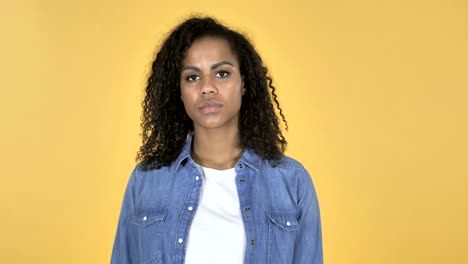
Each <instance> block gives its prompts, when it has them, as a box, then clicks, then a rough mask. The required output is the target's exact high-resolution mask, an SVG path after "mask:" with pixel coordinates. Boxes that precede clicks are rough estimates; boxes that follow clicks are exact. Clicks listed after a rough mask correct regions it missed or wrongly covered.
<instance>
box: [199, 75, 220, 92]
mask: <svg viewBox="0 0 468 264" xmlns="http://www.w3.org/2000/svg"><path fill="white" fill-rule="evenodd" d="M200 93H201V94H202V95H207V94H216V93H218V88H217V87H216V83H215V81H214V80H213V79H211V78H203V79H202V81H201V89H200Z"/></svg>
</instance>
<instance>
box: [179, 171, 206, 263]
mask: <svg viewBox="0 0 468 264" xmlns="http://www.w3.org/2000/svg"><path fill="white" fill-rule="evenodd" d="M192 166H193V168H191V169H190V170H191V173H190V175H191V177H192V187H191V188H190V192H189V194H188V197H187V199H186V202H185V204H184V209H183V210H182V212H181V213H180V216H181V217H180V219H179V223H178V225H177V231H176V237H175V238H174V239H175V240H176V241H175V244H176V246H175V252H174V253H175V256H174V259H175V263H181V264H182V263H184V259H185V252H186V249H187V237H188V234H189V231H190V226H191V224H192V221H193V218H194V214H195V211H196V208H197V206H198V203H199V199H200V190H201V187H202V184H203V179H202V176H201V175H202V171H201V168H199V167H198V166H197V165H195V164H193V165H192Z"/></svg>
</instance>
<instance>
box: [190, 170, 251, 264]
mask: <svg viewBox="0 0 468 264" xmlns="http://www.w3.org/2000/svg"><path fill="white" fill-rule="evenodd" d="M201 168H202V169H203V173H204V176H203V177H204V178H203V186H202V188H201V191H200V202H199V204H198V208H197V211H196V213H195V216H194V219H193V222H192V225H191V227H190V232H189V236H188V241H187V251H186V255H185V263H187V264H202V263H203V264H219V263H223V264H242V263H244V254H245V243H246V238H245V231H244V222H243V221H242V215H241V210H240V206H239V198H238V194H237V188H236V171H235V168H232V169H227V170H216V169H211V168H206V167H202V166H201Z"/></svg>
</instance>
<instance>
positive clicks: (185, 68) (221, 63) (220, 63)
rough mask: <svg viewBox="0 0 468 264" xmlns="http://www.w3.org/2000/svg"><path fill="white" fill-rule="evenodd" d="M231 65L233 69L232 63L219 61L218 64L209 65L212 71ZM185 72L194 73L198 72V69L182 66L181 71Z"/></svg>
mask: <svg viewBox="0 0 468 264" xmlns="http://www.w3.org/2000/svg"><path fill="white" fill-rule="evenodd" d="M225 64H227V65H231V66H232V67H234V65H233V64H232V63H230V62H229V61H220V62H217V63H215V64H213V65H211V69H212V70H214V69H216V68H218V67H220V66H222V65H225ZM185 70H194V71H200V68H198V67H195V66H184V67H182V71H185Z"/></svg>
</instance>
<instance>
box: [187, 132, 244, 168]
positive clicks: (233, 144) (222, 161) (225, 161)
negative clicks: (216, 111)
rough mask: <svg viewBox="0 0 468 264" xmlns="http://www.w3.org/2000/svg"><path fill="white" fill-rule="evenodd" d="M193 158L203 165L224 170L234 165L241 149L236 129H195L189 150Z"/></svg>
mask: <svg viewBox="0 0 468 264" xmlns="http://www.w3.org/2000/svg"><path fill="white" fill-rule="evenodd" d="M191 154H192V158H193V160H194V161H195V162H196V163H198V164H200V165H202V166H203V167H208V168H213V169H218V170H225V169H230V168H233V167H234V166H235V164H236V163H237V161H238V160H239V158H240V156H241V155H242V149H241V148H240V146H239V132H238V131H237V130H236V131H234V130H228V131H226V130H224V129H219V130H217V129H213V130H197V129H196V130H195V137H194V141H193V144H192V150H191Z"/></svg>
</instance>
